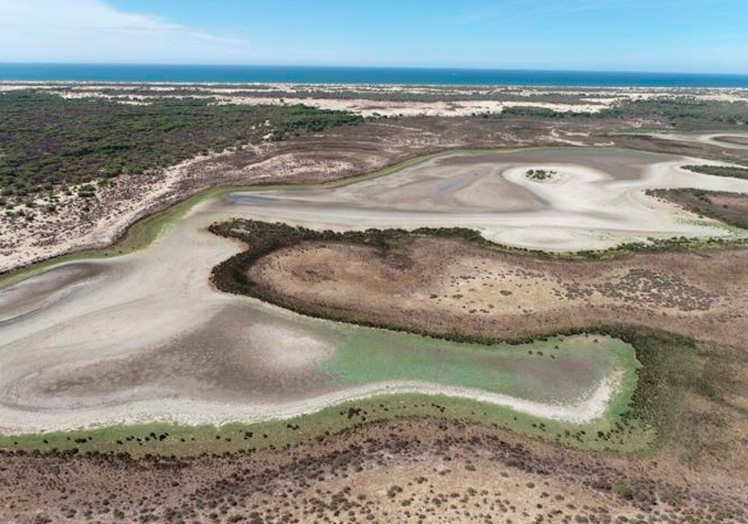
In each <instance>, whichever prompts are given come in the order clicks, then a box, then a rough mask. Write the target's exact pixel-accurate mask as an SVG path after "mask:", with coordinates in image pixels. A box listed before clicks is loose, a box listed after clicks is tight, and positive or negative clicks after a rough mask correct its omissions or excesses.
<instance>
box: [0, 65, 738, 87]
mask: <svg viewBox="0 0 748 524" xmlns="http://www.w3.org/2000/svg"><path fill="white" fill-rule="evenodd" d="M0 81H75V82H180V83H190V82H195V83H206V82H209V83H300V84H409V85H424V84H434V85H497V86H498V85H500V86H518V85H527V86H569V87H596V86H597V87H732V88H739V87H742V88H748V75H717V74H685V73H684V74H681V73H633V72H599V71H530V70H499V69H496V70H491V69H428V68H394V67H392V68H390V67H306V66H209V65H120V64H117V65H106V64H10V63H0Z"/></svg>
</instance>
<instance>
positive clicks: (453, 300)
mask: <svg viewBox="0 0 748 524" xmlns="http://www.w3.org/2000/svg"><path fill="white" fill-rule="evenodd" d="M746 267H748V252H745V251H737V250H735V251H719V252H709V253H657V254H638V255H632V256H626V257H621V258H617V259H614V260H603V261H571V260H560V259H540V258H534V257H528V256H523V255H515V254H509V253H503V252H497V251H493V250H488V249H484V248H480V247H477V246H475V245H472V244H470V243H468V242H466V241H463V240H458V239H445V238H432V237H426V236H416V237H411V238H405V237H400V238H397V239H395V240H392V241H390V243H389V244H388V245H387V246H386V247H374V246H364V245H353V244H350V243H343V242H325V241H305V242H301V243H299V244H296V245H292V246H288V247H284V248H282V249H279V250H277V251H275V252H272V253H270V254H268V255H266V256H264V257H262V258H260V259H259V260H257V261H256V262H255V263H254V264H252V265H251V266H250V267H249V268H248V270H247V276H248V277H249V279H250V281H251V282H253V283H254V284H255V285H256V289H257V290H258V293H259V294H260V295H261V296H265V297H266V298H269V299H270V300H275V301H282V302H283V303H285V304H288V303H291V304H292V305H297V306H298V309H300V310H302V311H306V312H310V313H312V314H318V315H322V316H329V317H333V318H337V319H347V320H352V321H357V322H363V323H369V324H376V325H389V326H396V327H400V328H406V329H412V330H416V331H420V332H426V333H431V334H438V335H449V334H452V333H472V334H477V335H481V336H485V337H499V338H513V337H518V336H525V335H533V334H545V333H549V332H554V331H564V330H569V329H584V328H585V327H589V326H600V325H610V324H620V323H625V324H629V325H640V326H647V327H650V328H655V329H661V330H666V331H669V332H674V333H678V334H683V335H687V336H689V337H693V338H697V339H700V340H709V341H713V342H717V343H721V344H726V345H734V344H740V343H745V342H748V336H747V335H746V333H748V317H746V315H745V313H744V311H745V310H746V307H748V297H746V296H745V293H743V292H742V291H741V290H742V289H745V286H746V285H748V269H746Z"/></svg>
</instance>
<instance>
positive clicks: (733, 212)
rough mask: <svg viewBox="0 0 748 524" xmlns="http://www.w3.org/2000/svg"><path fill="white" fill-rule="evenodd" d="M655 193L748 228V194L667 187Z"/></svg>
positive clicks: (734, 224)
mask: <svg viewBox="0 0 748 524" xmlns="http://www.w3.org/2000/svg"><path fill="white" fill-rule="evenodd" d="M651 193H652V194H653V195H655V196H657V197H660V198H662V199H664V200H667V201H669V202H673V203H674V204H677V205H679V206H681V207H682V208H684V209H686V210H688V211H691V212H692V213H695V214H697V215H704V216H708V217H711V218H716V219H717V220H721V221H723V222H725V223H727V224H730V225H732V226H735V227H740V228H744V229H746V228H748V195H747V194H745V193H728V192H724V191H705V190H702V189H667V190H658V191H652V192H651Z"/></svg>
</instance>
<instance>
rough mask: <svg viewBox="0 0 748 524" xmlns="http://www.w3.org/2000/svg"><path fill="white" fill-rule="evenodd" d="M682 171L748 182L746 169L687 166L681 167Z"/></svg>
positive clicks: (747, 169) (747, 170)
mask: <svg viewBox="0 0 748 524" xmlns="http://www.w3.org/2000/svg"><path fill="white" fill-rule="evenodd" d="M683 169H688V170H689V171H693V172H694V173H700V174H702V175H714V176H724V177H728V178H739V179H741V180H748V168H746V167H734V166H711V165H703V166H696V165H688V166H683Z"/></svg>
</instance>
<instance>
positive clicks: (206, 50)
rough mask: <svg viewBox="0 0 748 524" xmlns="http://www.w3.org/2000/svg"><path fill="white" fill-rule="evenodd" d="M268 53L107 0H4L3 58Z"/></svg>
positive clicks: (0, 16) (165, 58)
mask: <svg viewBox="0 0 748 524" xmlns="http://www.w3.org/2000/svg"><path fill="white" fill-rule="evenodd" d="M263 51H264V50H262V49H261V48H253V47H252V46H251V45H250V43H249V42H248V41H247V40H246V39H243V38H233V37H227V36H223V35H215V34H212V33H209V32H206V31H202V30H200V29H197V28H191V27H187V26H184V25H181V24H177V23H174V22H171V21H169V20H164V19H162V18H159V17H156V16H152V15H148V14H142V13H131V12H125V11H120V10H118V9H115V8H114V7H112V6H110V5H109V4H107V3H106V2H104V1H102V0H0V61H74V62H81V61H83V62H88V61H107V62H127V61H137V62H143V61H147V62H184V61H185V60H190V61H205V62H221V61H235V60H251V59H253V58H255V57H257V56H258V54H260V53H261V52H263Z"/></svg>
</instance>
